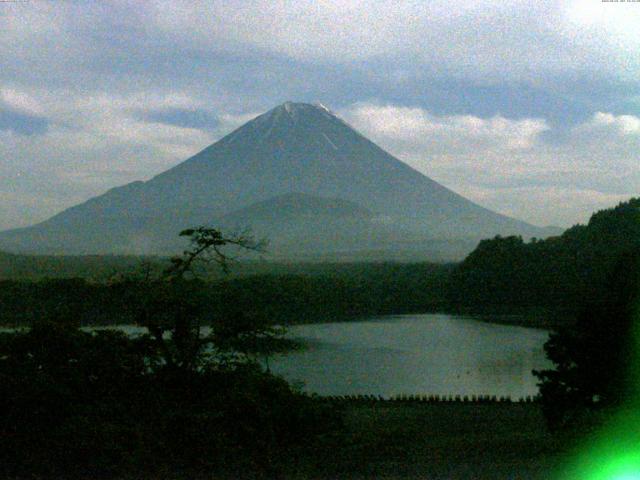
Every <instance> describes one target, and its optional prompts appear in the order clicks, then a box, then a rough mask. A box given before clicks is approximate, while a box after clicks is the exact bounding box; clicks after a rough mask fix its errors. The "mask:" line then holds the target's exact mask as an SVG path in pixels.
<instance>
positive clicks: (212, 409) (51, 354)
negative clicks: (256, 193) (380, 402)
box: [0, 227, 337, 478]
mask: <svg viewBox="0 0 640 480" xmlns="http://www.w3.org/2000/svg"><path fill="white" fill-rule="evenodd" d="M184 234H185V235H188V236H190V237H191V238H192V239H193V240H194V249H192V250H188V251H186V252H185V253H184V254H183V256H182V257H178V258H177V259H176V260H175V261H174V262H172V266H171V267H170V269H168V270H167V271H166V272H165V273H163V274H162V275H160V276H158V277H155V278H154V277H153V276H151V275H145V276H144V278H142V279H141V278H137V279H130V278H124V279H121V280H119V281H118V282H116V283H114V284H113V285H111V286H110V288H111V289H112V290H109V298H110V299H111V300H113V298H118V299H119V300H118V302H117V305H118V308H121V309H122V310H126V311H127V313H126V315H128V316H129V317H131V318H135V319H136V320H138V321H139V323H140V324H142V325H144V326H146V327H147V330H148V333H147V334H144V335H140V336H138V337H131V336H128V335H125V334H124V333H122V332H120V331H114V330H99V331H84V330H81V329H79V328H78V322H77V321H75V319H76V316H75V315H76V312H75V311H74V308H75V306H79V308H81V307H82V306H83V304H84V302H85V301H87V299H88V297H85V296H84V295H86V294H88V292H91V291H92V290H91V289H92V288H93V286H92V285H88V284H86V283H85V282H80V281H73V282H71V281H70V282H64V283H63V286H64V287H65V288H68V289H69V293H70V294H71V290H73V289H75V293H76V295H80V299H79V301H78V303H77V304H76V303H72V304H71V305H66V306H64V307H62V306H61V307H60V308H59V309H56V308H53V309H52V310H51V311H48V310H46V309H43V310H38V311H34V312H33V314H34V322H33V323H32V327H31V328H30V329H28V330H18V331H11V332H6V333H3V334H2V335H1V336H0V408H1V409H2V412H3V416H2V417H1V418H0V475H2V476H3V477H4V478H7V477H9V478H27V477H28V478H33V477H46V478H103V477H104V478H114V477H120V476H123V475H124V476H126V475H133V474H134V473H135V474H136V475H139V474H140V473H141V472H144V473H145V474H149V475H151V476H153V477H162V476H164V475H165V473H166V472H177V471H180V472H183V473H185V472H187V473H186V474H187V475H188V476H189V475H190V473H189V472H191V473H194V474H195V473H198V472H208V473H210V474H215V475H218V476H228V477H229V478H243V477H250V478H256V476H258V477H260V476H262V477H268V478H272V477H274V476H277V472H278V469H279V468H280V465H281V463H282V462H283V461H284V459H286V458H287V456H288V455H289V452H290V451H291V449H293V448H295V447H296V445H298V444H299V443H300V442H301V441H302V440H303V439H306V438H311V437H313V436H315V435H318V434H320V433H322V432H325V431H327V430H329V429H332V428H333V427H334V426H335V425H337V417H336V416H335V415H333V414H332V413H331V412H329V411H328V410H326V409H325V408H323V407H321V406H320V405H319V404H318V403H317V402H316V401H315V400H314V399H312V398H309V397H307V396H304V395H301V394H299V393H297V392H295V391H294V390H292V389H291V388H290V386H289V385H288V384H287V383H286V382H285V381H284V380H282V379H280V378H277V377H274V376H272V375H270V374H269V373H268V372H265V371H264V370H263V369H262V368H261V367H260V365H259V364H258V363H257V362H255V361H254V359H255V357H254V356H252V355H255V354H257V353H263V354H269V353H271V352H273V351H276V350H281V349H283V348H287V347H288V345H286V342H285V344H283V343H282V342H271V340H277V339H278V335H281V333H282V332H281V331H280V330H276V329H274V328H273V326H272V325H271V324H269V323H268V322H266V320H265V319H264V318H256V317H254V316H250V315H247V314H245V313H244V312H243V310H242V308H241V307H240V306H238V307H237V309H236V312H235V315H226V316H223V317H216V316H214V317H213V318H211V319H209V323H208V325H209V331H208V332H204V331H203V330H202V329H201V325H202V323H201V322H202V320H203V319H204V318H208V317H209V316H211V313H210V312H209V309H207V308H206V306H207V302H206V298H205V296H204V295H203V292H206V290H204V289H203V288H202V287H203V282H201V281H199V280H197V279H194V278H189V277H191V273H192V272H193V267H194V264H195V262H197V261H199V260H200V259H201V258H204V257H205V253H208V252H209V248H211V249H213V250H214V258H215V259H214V261H218V262H220V264H223V263H224V262H227V260H228V258H227V257H226V256H225V254H224V253H223V252H222V250H220V248H221V247H223V246H224V245H227V244H228V243H232V244H234V245H236V246H239V247H242V248H245V247H246V248H252V247H253V246H254V245H255V244H254V243H252V241H251V240H250V238H248V237H243V238H242V239H239V238H238V237H225V236H223V235H222V234H221V233H220V232H218V231H216V230H213V229H205V228H204V227H202V228H198V229H194V230H188V231H185V232H184ZM210 241H212V242H213V243H210ZM233 242H235V243H233ZM194 252H195V254H194ZM130 287H135V288H134V289H133V290H132V289H130ZM70 296H72V295H70ZM59 301H60V302H64V299H60V300H59ZM110 305H111V307H112V308H113V309H114V311H117V310H118V309H117V308H115V302H114V303H113V304H110ZM48 306H51V307H54V306H55V304H50V305H48Z"/></svg>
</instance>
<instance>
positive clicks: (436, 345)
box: [270, 314, 550, 399]
mask: <svg viewBox="0 0 640 480" xmlns="http://www.w3.org/2000/svg"><path fill="white" fill-rule="evenodd" d="M289 331H290V335H291V336H292V337H295V338H299V339H301V340H303V341H304V342H305V343H306V344H307V347H308V348H306V349H305V350H303V351H300V352H294V353H289V354H287V355H286V356H278V357H276V358H273V359H271V361H270V367H271V370H272V371H273V372H274V373H278V374H280V375H282V376H283V377H284V378H286V379H287V380H289V381H302V382H304V387H303V388H304V390H305V391H308V392H314V393H318V394H321V395H354V394H373V395H382V396H384V397H388V396H391V395H397V394H437V395H474V394H476V395H478V394H487V395H497V396H502V395H508V396H511V397H512V398H514V399H515V398H518V397H524V396H528V395H535V394H536V393H537V387H536V378H535V377H534V376H533V375H532V374H531V370H533V369H541V368H548V367H549V366H550V364H549V363H548V361H547V360H546V358H545V356H544V351H543V344H544V342H545V341H546V339H547V336H548V332H547V331H545V330H540V329H533V328H523V327H515V326H506V325H498V324H491V323H485V322H480V321H478V320H474V319H472V318H470V317H459V316H452V315H431V314H429V315H400V316H385V317H376V318H372V319H367V320H363V321H351V322H339V323H325V324H310V325H298V326H294V327H291V328H290V330H289Z"/></svg>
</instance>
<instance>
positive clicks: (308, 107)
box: [267, 100, 335, 118]
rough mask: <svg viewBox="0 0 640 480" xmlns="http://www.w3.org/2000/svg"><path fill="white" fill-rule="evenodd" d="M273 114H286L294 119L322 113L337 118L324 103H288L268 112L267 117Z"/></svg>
mask: <svg viewBox="0 0 640 480" xmlns="http://www.w3.org/2000/svg"><path fill="white" fill-rule="evenodd" d="M270 113H273V114H286V115H288V116H290V117H292V118H294V117H297V116H299V115H301V114H305V113H307V114H309V113H321V114H323V115H330V116H331V117H335V115H334V114H333V113H332V112H331V110H329V109H328V108H327V107H325V106H324V105H323V104H322V103H320V102H316V103H303V102H292V101H290V100H289V101H286V102H284V103H283V104H281V105H278V106H277V107H275V108H273V109H271V110H270V111H269V112H267V115H268V114H270Z"/></svg>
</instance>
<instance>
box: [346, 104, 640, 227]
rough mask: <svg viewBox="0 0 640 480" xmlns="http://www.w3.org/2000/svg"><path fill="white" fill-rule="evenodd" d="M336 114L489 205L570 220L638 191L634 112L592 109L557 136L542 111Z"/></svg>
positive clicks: (548, 220) (544, 220)
mask: <svg viewBox="0 0 640 480" xmlns="http://www.w3.org/2000/svg"><path fill="white" fill-rule="evenodd" d="M342 114H343V115H344V117H345V118H346V119H347V120H348V121H349V122H350V123H351V124H352V125H353V126H355V127H356V128H357V129H359V130H360V131H362V132H363V133H364V134H365V135H367V136H369V137H370V138H372V139H373V140H375V141H376V142H377V143H378V144H379V145H380V146H382V147H383V148H385V149H386V150H388V151H390V152H392V153H394V154H395V155H397V156H398V157H399V158H400V159H401V160H403V161H405V162H407V163H408V164H410V165H411V166H413V167H414V168H416V169H417V170H418V171H421V172H423V173H424V174H426V175H428V176H430V177H431V178H433V179H435V180H437V181H439V182H441V183H443V184H444V185H446V186H448V187H450V188H452V189H453V190H455V191H457V192H458V193H460V194H462V195H464V196H467V197H468V198H470V199H472V200H475V201H477V202H479V203H481V204H483V205H485V206H487V207H489V208H492V209H494V210H497V211H500V212H502V213H505V214H508V215H511V216H514V217H517V218H521V219H524V220H528V221H531V222H534V223H538V224H557V225H565V226H568V225H571V224H573V223H575V222H576V221H578V220H580V221H584V220H586V218H587V217H588V215H589V214H590V213H591V212H593V211H594V210H596V209H598V208H604V207H607V206H610V205H612V204H613V203H616V202H618V201H620V200H623V199H625V198H627V199H628V198H629V197H631V196H634V195H638V194H639V193H640V135H638V133H640V130H639V126H640V118H638V117H635V116H632V115H613V114H610V113H603V112H598V113H595V114H594V115H593V116H592V118H590V119H588V120H587V121H586V122H584V123H582V124H580V125H578V126H576V127H575V128H573V129H572V130H571V131H570V132H569V137H568V138H567V139H566V140H565V141H564V142H562V143H560V144H553V145H551V144H548V143H546V142H544V141H543V140H542V139H541V138H540V134H541V133H543V132H545V131H547V130H549V126H548V125H547V123H546V122H545V121H544V120H542V119H533V118H530V119H507V118H503V117H493V118H486V119H483V118H479V117H475V116H470V115H465V116H459V115H454V116H435V115H432V114H431V113H429V112H428V111H425V110H424V109H420V108H409V107H399V106H393V105H388V104H387V105H379V104H375V103H359V104H356V105H353V106H351V107H350V108H347V109H345V110H344V111H343V112H342Z"/></svg>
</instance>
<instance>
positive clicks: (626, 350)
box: [534, 250, 640, 427]
mask: <svg viewBox="0 0 640 480" xmlns="http://www.w3.org/2000/svg"><path fill="white" fill-rule="evenodd" d="M639 300H640V251H639V250H633V251H630V252H628V253H627V254H625V255H622V256H621V257H620V259H619V261H618V262H617V266H616V268H615V269H614V271H613V274H612V275H611V277H610V281H609V284H608V286H607V288H605V289H603V290H602V291H600V293H599V294H598V296H597V297H593V298H588V299H585V303H584V305H583V308H582V310H581V313H580V315H579V317H578V321H577V323H576V324H575V325H574V326H572V327H570V328H564V329H562V330H561V331H559V332H556V333H554V334H552V335H550V337H549V340H548V341H547V343H546V344H545V351H546V353H547V357H548V358H549V360H551V361H552V362H553V363H554V366H555V368H554V369H553V370H544V371H535V372H534V374H535V375H536V376H537V377H538V378H539V379H540V394H541V396H542V401H543V407H544V412H545V415H546V417H547V420H548V422H549V424H550V426H552V427H558V426H562V425H564V424H567V423H570V421H571V418H572V417H573V415H574V414H579V413H580V412H582V411H584V410H585V409H594V408H600V407H608V406H615V405H619V404H621V403H623V402H629V401H637V400H638V394H639V393H640V385H639V384H638V380H639V379H640V378H637V375H638V374H637V372H638V371H637V368H638V366H640V361H638V360H640V359H638V355H639V354H640V351H638V345H639V341H640V337H639V336H638V335H639V334H640V329H639V328H640V325H639V324H638V322H639V321H640V318H639V316H638V314H639V313H640V311H639V310H638V307H639V305H638V301H639ZM634 375H635V376H636V378H634Z"/></svg>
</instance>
